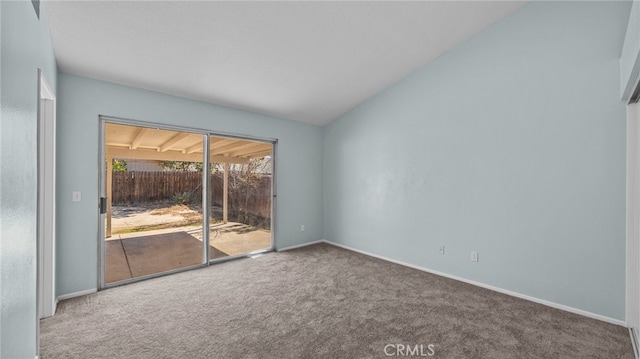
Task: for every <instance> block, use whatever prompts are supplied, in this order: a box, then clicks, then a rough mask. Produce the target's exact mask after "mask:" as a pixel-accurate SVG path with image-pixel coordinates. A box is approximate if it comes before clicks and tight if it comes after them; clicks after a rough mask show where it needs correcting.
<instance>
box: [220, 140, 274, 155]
mask: <svg viewBox="0 0 640 359" xmlns="http://www.w3.org/2000/svg"><path fill="white" fill-rule="evenodd" d="M270 149H271V145H270V144H267V143H254V144H253V145H252V146H247V147H245V148H243V149H241V150H238V151H234V152H230V153H229V156H232V157H233V156H244V155H246V154H249V153H254V152H257V151H260V152H262V151H266V150H270Z"/></svg>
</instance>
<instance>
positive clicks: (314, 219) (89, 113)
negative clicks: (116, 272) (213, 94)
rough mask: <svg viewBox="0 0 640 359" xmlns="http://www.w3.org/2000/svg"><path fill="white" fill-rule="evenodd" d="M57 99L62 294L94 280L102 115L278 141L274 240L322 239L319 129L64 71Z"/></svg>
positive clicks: (279, 242) (284, 243)
mask: <svg viewBox="0 0 640 359" xmlns="http://www.w3.org/2000/svg"><path fill="white" fill-rule="evenodd" d="M58 100H59V103H58V158H57V160H58V162H57V163H58V167H57V171H58V189H57V190H58V191H57V198H58V207H57V210H58V212H57V223H56V225H57V241H58V247H57V253H58V257H57V261H56V263H57V264H58V267H57V285H58V288H57V292H58V295H63V294H69V293H75V292H78V291H83V290H87V289H91V288H95V287H96V285H97V253H98V237H97V235H98V219H97V213H98V212H97V211H98V170H99V166H98V136H99V135H98V115H108V116H114V117H120V118H128V119H135V120H138V121H147V122H155V123H160V124H172V125H179V126H186V127H192V128H201V129H207V130H212V131H218V132H224V133H235V134H243V135H249V136H253V137H261V138H274V139H278V147H277V171H278V172H277V176H278V177H277V193H278V200H277V219H276V228H277V238H276V245H277V247H279V248H283V247H287V246H292V245H296V244H302V243H305V242H310V241H315V240H319V239H322V238H323V218H322V216H323V212H322V201H323V185H322V132H323V130H322V128H321V127H318V126H312V125H308V124H304V123H300V122H294V121H289V120H283V119H277V118H272V117H268V116H263V115H258V114H255V113H251V112H245V111H239V110H234V109H230V108H225V107H221V106H215V105H211V104H206V103H202V102H196V101H190V100H186V99H182V98H177V97H172V96H168V95H163V94H159V93H155V92H150V91H145V90H140V89H135V88H131V87H126V86H120V85H115V84H111V83H106V82H101V81H96V80H91V79H86V78H82V77H77V76H72V75H68V74H64V73H60V74H59V77H58ZM72 191H81V192H82V199H83V200H82V202H80V203H77V202H76V203H74V202H71V192H72ZM301 224H304V225H305V226H306V230H305V232H300V225H301Z"/></svg>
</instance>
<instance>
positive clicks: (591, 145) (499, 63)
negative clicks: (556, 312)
mask: <svg viewBox="0 0 640 359" xmlns="http://www.w3.org/2000/svg"><path fill="white" fill-rule="evenodd" d="M629 8H630V3H628V2H626V3H625V2H606V3H599V2H598V3H596V2H568V3H561V2H534V3H529V4H528V5H526V6H524V7H523V8H522V9H520V10H518V11H517V12H515V13H514V14H512V15H510V16H508V17H507V18H505V19H504V20H502V21H501V22H499V23H498V24H496V25H495V26H493V27H491V28H489V29H487V30H485V31H483V32H482V33H480V34H478V35H477V36H475V37H473V38H472V39H470V40H469V41H467V42H465V43H464V44H462V45H461V46H459V47H457V48H455V49H453V50H452V51H451V52H449V53H447V54H445V55H443V56H441V57H440V58H438V59H437V60H435V61H433V62H432V63H430V64H428V65H426V66H425V67H423V68H421V69H420V70H418V71H417V72H415V73H413V74H412V75H410V76H408V77H407V78H405V79H404V80H402V81H401V82H399V83H397V84H396V85H394V86H392V87H390V88H388V89H386V90H385V91H384V92H382V93H380V94H379V95H378V96H376V97H374V98H372V99H370V100H369V101H367V102H366V103H364V104H362V105H361V106H359V107H357V108H355V109H354V110H352V111H351V112H349V113H348V114H346V115H344V116H343V117H341V118H340V119H338V120H336V121H334V122H333V123H331V124H330V125H328V126H327V127H326V128H325V133H324V176H325V179H324V184H325V208H324V211H325V231H324V234H325V238H326V239H328V240H330V241H335V242H337V243H341V244H344V245H347V246H351V247H354V248H357V249H360V250H364V251H368V252H372V253H375V254H378V255H383V256H386V257H391V258H394V259H397V260H401V261H405V262H408V263H411V264H414V265H418V266H422V267H426V268H430V269H433V270H437V271H442V272H445V273H448V274H450V275H455V276H459V277H463V278H467V279H469V280H474V281H478V282H481V283H485V284H488V285H492V286H496V287H500V288H503V289H507V290H511V291H515V292H518V293H521V294H525V295H529V296H533V297H536V298H539V299H543V300H548V301H552V302H555V303H559V304H563V305H567V306H570V307H574V308H577V309H581V310H585V311H589V312H593V313H596V314H600V315H603V316H607V317H610V318H615V319H619V320H624V298H625V282H624V280H625V252H624V251H625V105H624V103H623V102H621V101H620V96H619V94H620V91H619V89H620V87H619V86H620V83H619V78H620V75H619V56H620V52H621V47H622V41H623V37H624V32H625V27H626V21H627V19H628V16H629ZM440 245H444V246H445V247H446V248H445V255H440V254H439V253H438V248H439V246H440ZM473 250H476V251H478V252H479V259H480V261H479V262H477V263H473V262H471V261H470V258H469V257H470V252H471V251H473Z"/></svg>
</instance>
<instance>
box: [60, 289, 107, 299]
mask: <svg viewBox="0 0 640 359" xmlns="http://www.w3.org/2000/svg"><path fill="white" fill-rule="evenodd" d="M97 291H98V289H97V288H92V289H87V290H81V291H79V292H75V293H69V294H63V295H61V296H59V297H58V301H61V300H65V299H71V298H75V297H81V296H83V295H87V294H91V293H95V292H97Z"/></svg>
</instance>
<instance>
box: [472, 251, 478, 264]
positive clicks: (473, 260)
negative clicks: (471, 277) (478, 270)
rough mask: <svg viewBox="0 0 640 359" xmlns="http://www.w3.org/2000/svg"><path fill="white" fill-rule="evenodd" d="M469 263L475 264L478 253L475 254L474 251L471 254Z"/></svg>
mask: <svg viewBox="0 0 640 359" xmlns="http://www.w3.org/2000/svg"><path fill="white" fill-rule="evenodd" d="M471 261H472V262H477V261H478V252H476V251H473V252H471Z"/></svg>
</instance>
